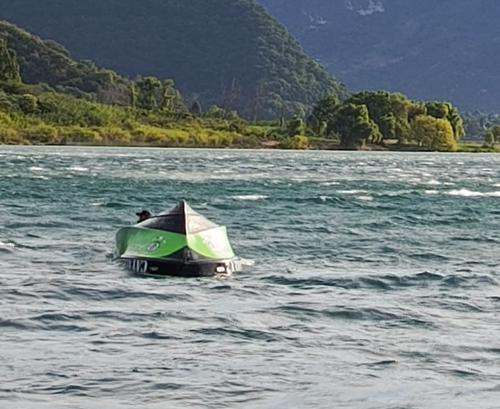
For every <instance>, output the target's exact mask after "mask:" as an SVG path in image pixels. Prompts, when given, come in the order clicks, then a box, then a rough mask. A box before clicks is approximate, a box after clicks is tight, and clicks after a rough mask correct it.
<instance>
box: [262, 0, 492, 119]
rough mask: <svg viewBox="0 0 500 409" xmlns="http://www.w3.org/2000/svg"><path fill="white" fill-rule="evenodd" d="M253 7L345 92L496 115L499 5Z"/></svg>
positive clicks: (338, 2)
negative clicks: (386, 93)
mask: <svg viewBox="0 0 500 409" xmlns="http://www.w3.org/2000/svg"><path fill="white" fill-rule="evenodd" d="M259 1H260V3H261V4H263V5H264V6H265V7H266V8H268V10H269V11H270V12H271V13H272V14H273V15H275V16H276V17H277V18H278V20H280V21H281V22H282V23H283V24H285V25H286V26H287V28H288V29H289V30H290V31H291V33H292V34H294V35H295V36H296V37H297V38H298V39H299V41H300V42H301V44H302V45H303V46H304V48H305V50H306V51H307V52H309V54H311V55H312V56H313V57H314V58H316V59H317V60H319V61H320V62H321V63H323V64H324V65H326V66H327V67H328V68H329V70H330V71H331V72H334V73H335V74H336V75H337V76H338V78H339V79H341V80H342V81H343V82H344V83H346V85H347V86H348V87H349V88H353V89H356V90H358V89H387V90H391V91H401V92H404V93H406V94H408V95H409V96H410V97H412V98H417V99H443V100H451V101H453V102H454V103H456V104H458V105H459V106H460V107H461V108H462V109H466V110H475V109H481V110H486V111H500V98H499V96H500V71H499V70H498V68H497V67H498V66H499V65H500V54H499V53H498V50H499V49H500V34H499V32H498V28H497V26H498V16H499V15H500V2H497V1H494V0H458V1H452V0H441V1H439V2H434V1H430V0H423V1H419V2H416V1H412V0H307V1H306V0H259Z"/></svg>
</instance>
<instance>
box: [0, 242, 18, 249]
mask: <svg viewBox="0 0 500 409" xmlns="http://www.w3.org/2000/svg"><path fill="white" fill-rule="evenodd" d="M0 247H9V248H13V247H16V245H15V244H14V243H9V242H7V243H4V242H3V241H0Z"/></svg>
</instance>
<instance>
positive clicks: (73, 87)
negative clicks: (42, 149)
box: [0, 21, 131, 105]
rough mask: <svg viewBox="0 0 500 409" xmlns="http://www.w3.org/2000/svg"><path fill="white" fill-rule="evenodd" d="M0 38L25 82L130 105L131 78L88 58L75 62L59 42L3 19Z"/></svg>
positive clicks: (0, 25)
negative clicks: (35, 34)
mask: <svg viewBox="0 0 500 409" xmlns="http://www.w3.org/2000/svg"><path fill="white" fill-rule="evenodd" d="M0 39H3V40H4V41H6V43H7V45H8V47H9V49H11V50H13V51H14V52H15V57H16V60H17V63H18V64H19V71H20V74H21V77H22V78H23V81H24V82H26V83H27V84H40V83H43V84H47V85H50V86H51V87H53V88H55V89H56V90H59V91H62V92H67V93H71V94H74V95H77V96H85V95H86V94H89V95H88V96H92V97H95V98H96V99H97V100H99V101H101V102H107V103H119V104H122V105H128V104H129V100H130V86H131V83H130V81H128V80H127V79H125V78H123V77H121V76H119V75H118V74H116V73H115V72H113V71H111V70H107V69H103V68H100V67H97V66H96V65H95V64H94V63H92V62H90V61H75V60H74V59H73V58H72V57H71V55H70V53H69V52H68V51H67V50H66V49H65V48H64V47H63V46H62V45H61V44H59V43H57V42H55V41H52V40H42V39H41V38H39V37H37V36H34V35H32V34H30V33H28V32H27V31H25V30H22V29H20V28H19V27H17V26H15V25H13V24H10V23H8V22H5V21H0Z"/></svg>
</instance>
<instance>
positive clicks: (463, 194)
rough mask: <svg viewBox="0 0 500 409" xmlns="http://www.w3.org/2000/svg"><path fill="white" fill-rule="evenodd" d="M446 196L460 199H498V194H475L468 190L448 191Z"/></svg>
mask: <svg viewBox="0 0 500 409" xmlns="http://www.w3.org/2000/svg"><path fill="white" fill-rule="evenodd" d="M448 195H450V196H461V197H500V192H475V191H473V190H469V189H459V190H450V191H449V192H448Z"/></svg>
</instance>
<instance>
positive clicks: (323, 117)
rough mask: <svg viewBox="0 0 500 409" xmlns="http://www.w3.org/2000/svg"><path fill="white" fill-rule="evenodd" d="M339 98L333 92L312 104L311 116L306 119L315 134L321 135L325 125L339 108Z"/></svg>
mask: <svg viewBox="0 0 500 409" xmlns="http://www.w3.org/2000/svg"><path fill="white" fill-rule="evenodd" d="M339 106H340V104H339V100H338V98H337V97H336V96H335V95H333V94H327V95H325V96H324V97H323V98H321V99H320V100H319V101H318V103H317V104H316V105H315V106H314V108H313V111H312V117H311V118H310V120H309V121H308V122H309V124H308V125H310V126H311V128H312V130H313V131H314V133H315V134H317V135H319V136H323V134H324V132H325V130H326V128H327V127H326V126H325V124H328V123H329V122H331V121H332V120H333V118H334V116H335V112H336V111H337V109H338V108H339Z"/></svg>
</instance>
